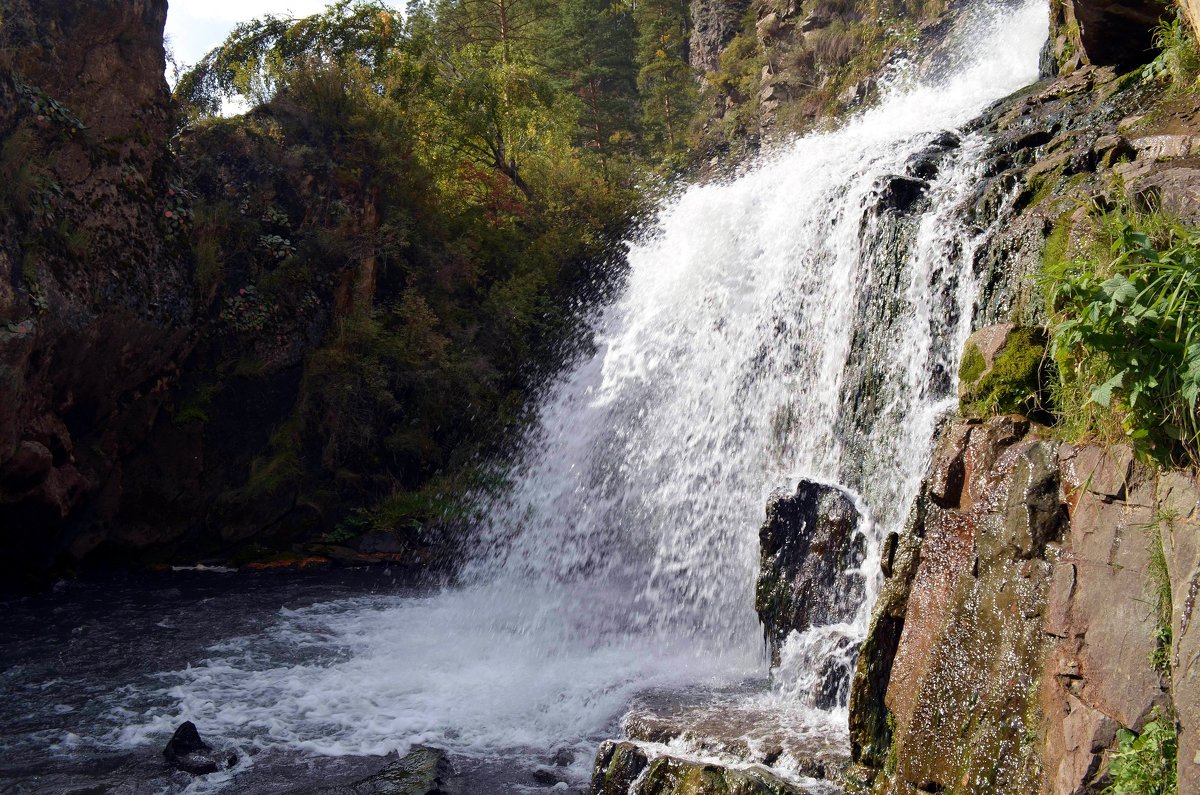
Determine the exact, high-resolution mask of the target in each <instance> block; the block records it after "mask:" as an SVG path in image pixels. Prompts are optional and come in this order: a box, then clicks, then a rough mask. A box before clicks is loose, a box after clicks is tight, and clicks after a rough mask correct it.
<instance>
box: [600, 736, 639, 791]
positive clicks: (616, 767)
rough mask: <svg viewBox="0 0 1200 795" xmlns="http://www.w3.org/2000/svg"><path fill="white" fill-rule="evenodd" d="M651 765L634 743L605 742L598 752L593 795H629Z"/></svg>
mask: <svg viewBox="0 0 1200 795" xmlns="http://www.w3.org/2000/svg"><path fill="white" fill-rule="evenodd" d="M649 764H650V760H649V758H648V757H647V756H646V753H645V752H644V751H642V749H641V748H639V747H638V746H637V745H635V744H634V743H631V742H621V741H618V740H605V741H604V742H603V743H601V744H600V750H599V751H597V752H596V764H595V767H594V768H593V769H592V786H591V792H592V795H627V794H628V793H629V791H630V787H632V786H633V782H634V781H636V780H637V778H638V776H640V775H641V773H642V771H643V770H645V769H646V766H647V765H649Z"/></svg>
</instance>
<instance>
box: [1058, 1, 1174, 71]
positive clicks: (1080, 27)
mask: <svg viewBox="0 0 1200 795" xmlns="http://www.w3.org/2000/svg"><path fill="white" fill-rule="evenodd" d="M1164 8H1165V6H1164V4H1163V3H1160V2H1157V0H1054V2H1052V3H1051V4H1050V19H1051V25H1052V31H1051V41H1052V46H1053V48H1054V52H1055V55H1056V57H1057V60H1058V62H1059V65H1060V68H1062V69H1065V70H1066V71H1071V70H1073V69H1076V68H1078V67H1080V66H1083V65H1085V64H1091V65H1094V66H1114V67H1116V68H1117V69H1118V70H1120V71H1125V70H1128V69H1132V68H1134V67H1136V66H1141V65H1142V64H1144V63H1146V62H1148V61H1150V60H1152V59H1153V57H1154V56H1153V53H1152V50H1153V46H1154V30H1155V28H1156V27H1158V23H1159V20H1161V19H1162V17H1163V13H1164Z"/></svg>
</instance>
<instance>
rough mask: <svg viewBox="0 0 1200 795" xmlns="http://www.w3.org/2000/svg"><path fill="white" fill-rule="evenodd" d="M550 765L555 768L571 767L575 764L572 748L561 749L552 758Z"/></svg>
mask: <svg viewBox="0 0 1200 795" xmlns="http://www.w3.org/2000/svg"><path fill="white" fill-rule="evenodd" d="M550 764H552V765H554V766H555V767H570V766H571V765H573V764H575V752H574V751H572V750H571V749H570V748H559V749H558V750H557V751H555V752H554V755H553V756H551V757H550Z"/></svg>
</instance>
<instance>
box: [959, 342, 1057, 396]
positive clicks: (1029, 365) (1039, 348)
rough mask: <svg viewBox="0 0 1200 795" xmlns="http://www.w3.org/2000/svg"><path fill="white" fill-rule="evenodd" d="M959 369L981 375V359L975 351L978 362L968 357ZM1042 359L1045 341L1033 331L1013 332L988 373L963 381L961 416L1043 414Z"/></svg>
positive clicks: (968, 353)
mask: <svg viewBox="0 0 1200 795" xmlns="http://www.w3.org/2000/svg"><path fill="white" fill-rule="evenodd" d="M970 353H971V352H970V351H968V352H967V355H966V356H965V357H964V359H963V367H964V368H966V369H968V370H974V369H978V370H979V372H981V373H982V370H983V367H982V366H983V364H984V362H983V355H982V353H981V352H980V351H979V350H978V349H975V353H977V354H978V361H975V360H974V359H973V357H971V356H970ZM1045 359H1046V338H1045V335H1044V334H1043V333H1042V332H1041V331H1040V330H1039V329H1034V328H1017V329H1014V330H1013V331H1012V332H1011V333H1010V334H1009V336H1008V340H1007V342H1006V343H1005V344H1004V347H1003V348H1002V349H1001V350H1000V351H999V352H998V353H997V354H996V358H995V359H994V360H993V362H992V369H991V370H989V371H987V373H986V374H984V375H983V377H982V378H979V376H978V374H977V375H976V378H979V380H978V383H974V380H975V379H965V380H964V382H963V383H964V385H969V388H968V389H967V390H966V392H965V393H964V395H963V398H962V407H961V408H962V413H963V414H964V415H966V416H991V415H994V414H1021V415H1023V416H1026V417H1039V416H1041V415H1044V414H1045V413H1046V409H1047V405H1046V403H1047V401H1046V396H1045V394H1044V390H1043V388H1042V384H1043V378H1042V370H1043V366H1044V363H1045Z"/></svg>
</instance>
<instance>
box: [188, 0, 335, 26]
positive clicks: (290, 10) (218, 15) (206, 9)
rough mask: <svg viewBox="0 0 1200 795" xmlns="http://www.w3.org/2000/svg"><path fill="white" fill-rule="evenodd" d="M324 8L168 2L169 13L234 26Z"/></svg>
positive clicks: (250, 0)
mask: <svg viewBox="0 0 1200 795" xmlns="http://www.w3.org/2000/svg"><path fill="white" fill-rule="evenodd" d="M327 5H328V2H327V1H326V0H171V5H170V13H171V14H178V15H181V16H187V17H191V18H192V19H220V20H225V21H227V22H234V23H237V22H244V21H246V20H248V19H253V18H254V17H261V16H263V15H264V14H277V15H280V16H286V15H289V14H290V15H297V16H299V15H307V14H313V13H316V12H317V11H320V10H322V9H324V8H325V7H326V6H327Z"/></svg>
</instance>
